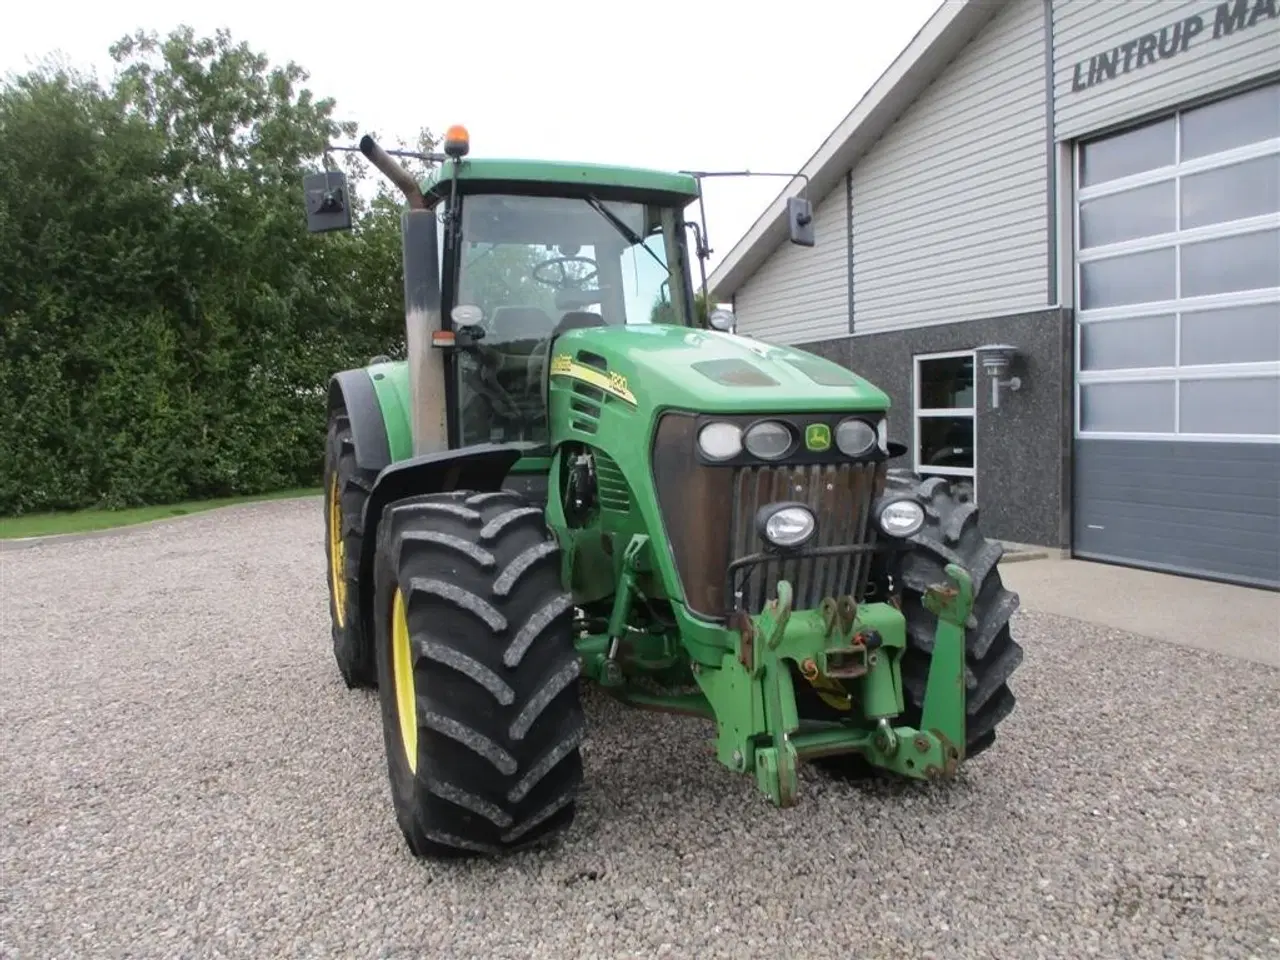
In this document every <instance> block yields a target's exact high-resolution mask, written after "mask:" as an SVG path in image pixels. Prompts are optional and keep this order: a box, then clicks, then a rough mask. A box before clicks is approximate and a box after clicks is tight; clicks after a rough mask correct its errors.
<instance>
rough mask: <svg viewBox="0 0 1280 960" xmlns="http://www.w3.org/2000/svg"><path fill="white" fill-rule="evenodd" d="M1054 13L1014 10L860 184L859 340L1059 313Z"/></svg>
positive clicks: (1019, 2) (858, 178)
mask: <svg viewBox="0 0 1280 960" xmlns="http://www.w3.org/2000/svg"><path fill="white" fill-rule="evenodd" d="M1045 17H1046V10H1045V5H1044V2H1043V0H1009V2H1008V3H1007V4H1006V5H1005V6H1004V8H1003V9H1001V10H1000V12H999V13H997V14H996V15H995V17H994V18H993V19H992V20H991V22H990V23H988V24H987V25H986V27H985V28H984V29H983V31H982V33H981V34H979V35H978V36H977V37H975V38H974V39H973V40H972V41H971V42H970V43H969V45H968V46H967V47H965V49H964V50H963V51H962V52H961V53H960V55H959V56H957V57H956V59H955V60H954V61H953V62H952V63H951V64H950V65H949V66H948V67H947V69H946V70H945V71H944V72H943V73H942V74H941V75H940V76H939V77H938V78H937V79H936V80H935V81H934V82H933V83H932V84H931V85H930V86H929V87H928V89H926V90H925V92H924V93H923V94H921V95H920V96H919V97H918V98H917V99H916V101H915V103H913V104H912V105H911V108H910V109H909V110H908V111H907V112H906V113H905V114H903V116H902V117H900V118H899V119H898V121H897V122H896V123H895V124H894V125H893V126H892V127H890V128H889V130H888V131H887V132H886V133H885V135H884V136H883V137H882V138H881V139H880V141H879V142H878V143H877V144H876V145H875V146H874V147H873V148H872V149H871V151H870V152H869V153H868V154H867V156H866V157H865V158H863V160H862V161H861V162H860V163H859V164H858V165H857V166H856V167H855V168H854V171H853V204H852V213H853V271H854V276H853V302H854V320H853V330H854V333H855V334H857V335H861V334H864V333H865V334H871V333H876V332H883V331H887V330H895V329H905V328H908V327H916V326H923V325H926V324H934V323H943V324H945V323H950V322H953V321H956V320H970V319H978V318H981V317H990V316H999V315H1008V314H1015V313H1021V312H1023V311H1027V310H1036V309H1043V308H1044V307H1045V306H1047V305H1048V290H1049V267H1048V263H1049V226H1048V204H1047V197H1046V183H1047V177H1048V173H1047V169H1046V156H1045V149H1046V142H1047V136H1048V118H1047V109H1046V108H1047V91H1046V84H1045V63H1046V52H1045Z"/></svg>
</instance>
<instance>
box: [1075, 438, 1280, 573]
mask: <svg viewBox="0 0 1280 960" xmlns="http://www.w3.org/2000/svg"><path fill="white" fill-rule="evenodd" d="M1074 482H1075V496H1076V504H1075V518H1074V527H1075V531H1074V532H1075V553H1076V554H1077V555H1078V556H1082V557H1093V558H1097V559H1110V560H1119V561H1127V562H1132V563H1135V564H1140V565H1143V566H1153V567H1158V568H1160V569H1168V570H1174V571H1178V572H1183V573H1191V574H1195V575H1201V576H1210V577H1214V578H1220V579H1226V580H1234V581H1241V582H1250V583H1263V584H1267V585H1272V586H1280V445H1276V444H1261V443H1186V442H1181V443H1179V442H1172V441H1170V442H1163V441H1134V440H1103V439H1092V438H1091V439H1081V440H1078V441H1077V442H1076V450H1075V477H1074Z"/></svg>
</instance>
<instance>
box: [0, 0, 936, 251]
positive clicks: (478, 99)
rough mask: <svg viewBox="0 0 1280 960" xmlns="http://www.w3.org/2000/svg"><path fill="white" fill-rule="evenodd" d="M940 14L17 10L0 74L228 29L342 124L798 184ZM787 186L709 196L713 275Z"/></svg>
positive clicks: (133, 3) (556, 6)
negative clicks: (327, 104) (140, 37)
mask: <svg viewBox="0 0 1280 960" xmlns="http://www.w3.org/2000/svg"><path fill="white" fill-rule="evenodd" d="M940 2H941V0H877V2H873V0H851V2H846V3H836V2H833V0H789V2H786V3H781V4H777V3H775V4H768V5H765V4H761V6H760V7H758V8H755V9H756V10H758V11H759V13H757V14H754V15H753V14H749V13H748V12H747V11H748V10H751V9H752V8H751V6H750V5H749V4H744V3H742V2H733V3H730V2H726V0H646V2H641V3H631V4H627V5H626V6H620V7H615V8H613V9H612V10H610V8H609V6H608V5H607V4H606V3H605V2H601V0H594V2H591V0H554V2H550V3H547V2H543V3H514V2H512V0H497V2H466V0H462V2H454V3H429V2H427V3H413V4H410V3H405V2H403V0H394V2H389V3H387V4H385V5H383V6H381V7H380V6H378V5H376V4H371V3H361V4H358V5H350V4H341V3H330V4H317V3H312V4H308V5H305V6H303V5H296V6H294V5H290V6H288V7H286V6H285V5H283V4H281V5H279V6H277V7H276V9H275V10H274V11H272V10H271V9H270V6H269V4H268V3H266V2H265V0H252V2H251V0H222V2H219V3H202V4H198V5H190V6H184V5H178V4H174V3H171V2H163V0H114V2H111V3H102V4H83V5H77V6H76V7H75V8H74V12H73V9H72V8H69V7H66V6H63V5H62V4H58V3H39V4H18V5H16V6H14V7H13V9H11V10H10V13H9V14H8V16H7V17H6V23H5V28H6V29H5V30H4V31H2V32H0V70H3V71H4V72H5V73H8V72H11V71H22V70H24V69H27V68H28V67H29V66H31V65H32V64H33V63H34V62H35V61H36V60H38V59H39V58H40V57H42V56H44V55H46V54H49V53H54V52H59V53H61V54H62V55H63V56H64V57H66V58H67V59H69V60H70V61H72V62H73V63H75V64H77V65H79V66H81V67H85V68H95V69H96V70H97V72H98V74H99V76H100V77H101V78H102V79H104V80H105V79H107V78H108V77H109V76H110V75H111V72H112V69H113V64H112V63H111V60H110V57H109V56H108V54H107V48H108V46H109V45H110V44H111V43H112V42H113V41H115V40H116V39H118V38H119V37H121V36H122V35H124V34H126V33H130V32H132V31H133V30H135V29H138V28H142V29H148V30H155V31H157V32H159V33H161V34H163V33H165V32H167V31H168V30H169V29H171V28H172V27H174V26H176V25H177V24H179V23H188V24H190V25H191V26H193V27H194V28H195V29H196V31H197V32H199V33H211V32H212V31H213V30H214V29H216V28H218V27H226V28H228V29H229V30H231V32H232V35H233V37H234V38H235V39H237V40H246V41H248V42H249V43H250V44H251V45H252V46H253V47H254V48H256V49H258V50H260V51H262V52H264V53H265V54H267V56H269V57H270V58H271V60H272V61H273V62H281V63H282V62H285V61H287V60H294V61H296V62H297V63H299V64H300V65H301V66H303V67H304V68H306V69H307V70H308V71H309V72H310V74H311V80H310V85H311V88H312V89H313V90H314V91H316V93H317V94H318V95H320V96H332V97H333V98H335V99H336V100H337V104H338V114H339V117H340V119H353V120H356V121H357V122H359V124H360V129H361V132H365V131H377V132H378V134H379V135H380V136H382V137H384V138H385V139H388V140H390V139H393V138H395V137H401V138H404V139H405V140H407V141H408V140H412V138H413V137H414V135H415V134H416V132H417V130H418V128H419V127H420V126H426V127H429V128H431V129H432V130H433V131H434V132H435V133H437V134H439V133H442V132H443V131H444V129H445V128H446V127H447V126H448V125H449V124H451V123H463V124H465V125H466V126H467V128H468V130H469V131H470V133H471V145H472V152H473V154H474V155H477V156H480V155H487V156H508V157H517V156H519V157H536V158H552V159H579V160H584V161H592V162H604V163H625V164H631V165H637V166H655V167H662V168H671V169H704V170H705V169H722V170H740V169H750V170H761V171H765V170H786V171H791V170H797V169H799V168H800V167H801V166H802V165H803V164H804V162H805V161H806V160H807V159H808V158H809V157H810V156H811V155H812V154H813V152H814V151H815V150H817V148H818V146H819V145H820V144H821V143H822V141H823V140H824V139H825V138H826V136H827V134H829V133H830V132H831V131H832V130H833V129H834V128H835V126H836V125H837V124H838V123H839V122H840V120H841V119H843V117H844V115H845V114H846V113H848V112H849V111H850V110H851V109H853V107H854V105H855V104H856V103H857V101H858V99H859V98H860V97H861V96H862V95H863V94H864V93H865V92H866V91H867V90H868V89H869V88H870V87H871V85H872V84H873V83H874V82H875V81H876V79H877V78H878V77H879V75H880V74H881V73H882V72H883V71H884V70H885V69H886V68H887V67H888V66H889V64H890V63H892V62H893V60H894V58H895V57H896V56H897V55H898V54H899V53H900V52H901V51H902V49H903V48H904V47H905V46H906V45H907V44H908V43H909V42H910V40H911V38H912V36H914V34H915V33H916V31H917V30H919V28H920V27H921V26H922V25H923V24H924V22H925V21H926V20H927V19H928V18H929V16H930V14H932V13H933V12H934V11H935V10H936V9H937V8H938V6H939V5H940ZM286 11H287V12H286ZM782 184H783V181H781V180H772V179H764V178H751V179H745V180H740V179H732V180H715V181H710V182H709V183H708V185H707V188H706V199H707V217H708V221H709V228H710V229H709V232H710V237H711V243H712V246H713V247H714V248H715V253H714V254H713V257H712V263H713V264H714V263H715V262H718V261H719V260H720V259H721V258H722V257H723V256H724V255H726V254H727V253H728V252H729V250H730V249H731V248H732V246H733V244H734V243H735V242H736V241H737V240H738V239H739V238H740V237H741V236H742V234H744V233H745V232H746V231H747V229H748V228H749V227H750V226H751V224H752V222H753V221H754V220H755V219H756V217H757V216H758V215H759V214H760V212H761V211H762V210H763V209H764V207H765V205H766V204H767V203H768V202H769V201H770V200H771V199H773V197H774V196H775V195H776V194H777V192H778V190H779V189H780V187H781V186H782ZM814 199H815V200H816V199H818V198H814Z"/></svg>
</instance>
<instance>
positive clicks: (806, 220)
mask: <svg viewBox="0 0 1280 960" xmlns="http://www.w3.org/2000/svg"><path fill="white" fill-rule="evenodd" d="M787 229H788V231H790V233H791V242H792V243H794V244H796V245H797V246H800V247H812V246H813V245H814V242H815V240H814V232H813V204H811V203H810V202H809V201H808V200H806V199H805V198H804V197H788V198H787Z"/></svg>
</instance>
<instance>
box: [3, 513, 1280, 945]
mask: <svg viewBox="0 0 1280 960" xmlns="http://www.w3.org/2000/svg"><path fill="white" fill-rule="evenodd" d="M321 535H322V526H321V515H320V508H319V504H318V503H317V502H316V501H313V500H305V501H292V502H278V503H269V504H262V505H255V506H251V507H244V508H236V509H232V510H226V511H219V512H216V513H211V514H205V515H200V516H196V517H193V518H190V519H186V520H182V521H179V522H176V523H172V524H162V525H157V526H152V527H147V528H140V529H137V530H134V531H130V532H126V533H122V534H115V535H112V536H109V537H103V538H98V539H89V540H80V541H73V542H64V543H56V544H47V545H41V546H38V547H32V548H29V549H24V550H18V551H13V552H8V551H6V552H0V596H2V597H3V603H2V606H0V610H3V619H2V624H3V631H2V633H0V683H2V684H3V691H4V696H3V700H2V701H0V736H2V737H3V740H2V741H0V801H2V804H3V806H2V808H0V828H2V833H0V898H2V899H0V956H3V957H6V958H43V957H63V956H77V957H125V956H130V957H142V956H146V957H179V956H200V957H213V956H218V957H236V958H246V957H271V958H276V957H295V956H299V957H339V956H341V957H344V958H345V957H350V958H362V957H410V956H418V957H420V956H431V957H478V958H485V960H497V958H504V957H519V958H528V957H548V958H550V957H576V956H593V957H654V956H672V957H677V956H678V957H688V958H698V960H703V958H711V957H721V956H724V957H765V956H768V957H777V956H785V957H832V958H836V957H839V958H845V957H848V958H854V957H868V958H881V957H883V958H890V957H912V958H927V957H937V958H947V960H951V958H963V957H1001V958H1007V957H1012V956H1017V957H1041V956H1043V957H1064V958H1072V960H1075V958H1079V957H1090V956H1097V957H1107V958H1125V960H1129V958H1141V957H1179V958H1187V957H1207V956H1213V957H1268V958H1274V957H1280V791H1278V790H1277V788H1276V784H1275V777H1276V774H1277V772H1280V771H1278V770H1277V766H1276V761H1275V751H1274V749H1273V748H1272V747H1271V746H1269V742H1270V740H1271V738H1272V737H1274V736H1275V735H1276V731H1277V729H1278V728H1280V671H1276V670H1272V669H1268V668H1265V667H1260V666H1256V665H1251V664H1247V663H1244V662H1239V661H1233V660H1228V659H1225V658H1221V657H1217V656H1214V655H1210V654H1203V653H1198V652H1195V651H1190V650H1183V649H1177V648H1173V647H1169V646H1165V645H1161V644H1156V643H1154V642H1151V641H1147V640H1144V639H1141V638H1138V637H1134V636H1129V635H1125V634H1121V633H1115V632H1110V631H1107V630H1105V629H1100V628H1094V627H1087V626H1085V625H1082V624H1080V623H1077V622H1074V621H1071V620H1066V619H1060V618H1055V617H1050V616H1046V615H1037V614H1030V613H1022V614H1019V617H1018V620H1017V623H1016V627H1017V632H1018V636H1019V639H1020V640H1021V641H1022V643H1023V644H1024V645H1025V646H1026V649H1027V660H1026V662H1025V664H1024V667H1023V668H1022V670H1021V671H1020V672H1019V673H1018V675H1017V676H1016V678H1015V681H1016V692H1017V693H1018V694H1019V696H1020V698H1021V703H1020V707H1019V710H1018V711H1017V712H1016V713H1015V714H1014V716H1013V717H1012V718H1011V719H1010V720H1009V721H1008V722H1007V724H1006V725H1005V726H1004V727H1002V730H1003V737H1002V740H1001V742H1000V743H999V744H998V747H997V748H996V749H994V750H993V751H991V752H990V753H989V754H987V755H984V756H983V757H981V758H979V759H977V760H975V761H973V762H972V763H971V764H969V765H968V766H967V768H966V770H965V773H964V775H963V777H962V778H961V779H960V780H959V781H958V782H957V783H955V784H953V785H950V786H943V787H938V786H933V787H924V786H921V787H915V786H901V785H882V786H874V787H870V788H862V789H858V788H856V787H853V786H848V785H844V784H840V783H837V782H833V781H831V780H828V779H826V778H824V777H822V776H821V775H819V774H818V773H817V772H816V771H814V772H810V771H808V770H805V771H802V781H801V800H802V802H801V804H800V805H799V806H797V807H795V808H793V809H791V810H787V811H777V810H774V809H773V808H771V807H769V806H768V805H767V804H766V803H765V801H764V800H763V799H761V798H760V797H759V796H757V794H756V791H755V788H754V786H753V784H752V783H751V782H750V781H749V780H747V779H745V778H739V777H735V776H734V775H732V774H730V773H729V772H728V771H726V770H723V769H721V768H719V767H717V766H716V764H715V763H714V762H713V760H712V758H711V757H710V756H709V754H708V752H707V750H706V749H705V746H706V742H707V741H706V735H707V728H706V726H705V725H704V724H702V723H700V722H698V721H695V720H686V719H683V718H677V717H667V716H660V715H654V714H641V713H629V714H627V715H624V711H621V710H619V709H617V708H614V707H612V706H610V705H607V704H603V703H601V702H600V701H599V700H598V699H597V698H596V697H590V698H589V701H588V702H589V718H590V721H591V723H592V739H591V740H590V741H589V744H588V745H587V746H586V747H585V748H584V750H585V759H586V765H587V777H588V782H589V789H588V792H587V793H586V794H585V795H584V797H583V801H582V805H581V808H580V815H579V819H578V821H577V823H576V824H575V826H574V828H573V830H572V831H571V832H570V833H569V834H568V835H567V836H566V837H565V839H564V840H563V841H562V842H561V844H560V845H559V846H558V848H556V849H554V850H552V851H547V852H542V853H538V854H526V855H523V856H520V857H518V858H515V859H512V860H510V861H507V862H502V863H497V864H494V863H479V864H475V863H473V864H470V865H457V864H454V865H447V866H442V865H436V864H422V863H416V862H413V861H412V859H411V858H410V857H409V855H408V854H407V852H406V850H405V848H404V847H403V845H402V842H401V838H400V836H399V833H398V831H397V829H396V827H395V822H394V819H393V817H392V814H391V809H390V798H389V793H388V789H387V783H386V775H385V771H384V767H383V757H382V741H381V733H380V731H379V727H378V715H377V705H376V701H375V700H374V699H373V698H372V697H370V696H368V695H366V694H362V693H350V692H347V691H346V690H345V689H343V687H342V685H341V683H340V681H339V678H338V674H337V670H336V667H335V666H334V664H333V661H332V658H331V654H330V651H329V639H328V631H327V623H326V611H325V600H324V593H323V589H324V588H323V579H322V570H323V564H324V561H323V549H322V545H321ZM1091 657H1096V659H1090V658H1091Z"/></svg>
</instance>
